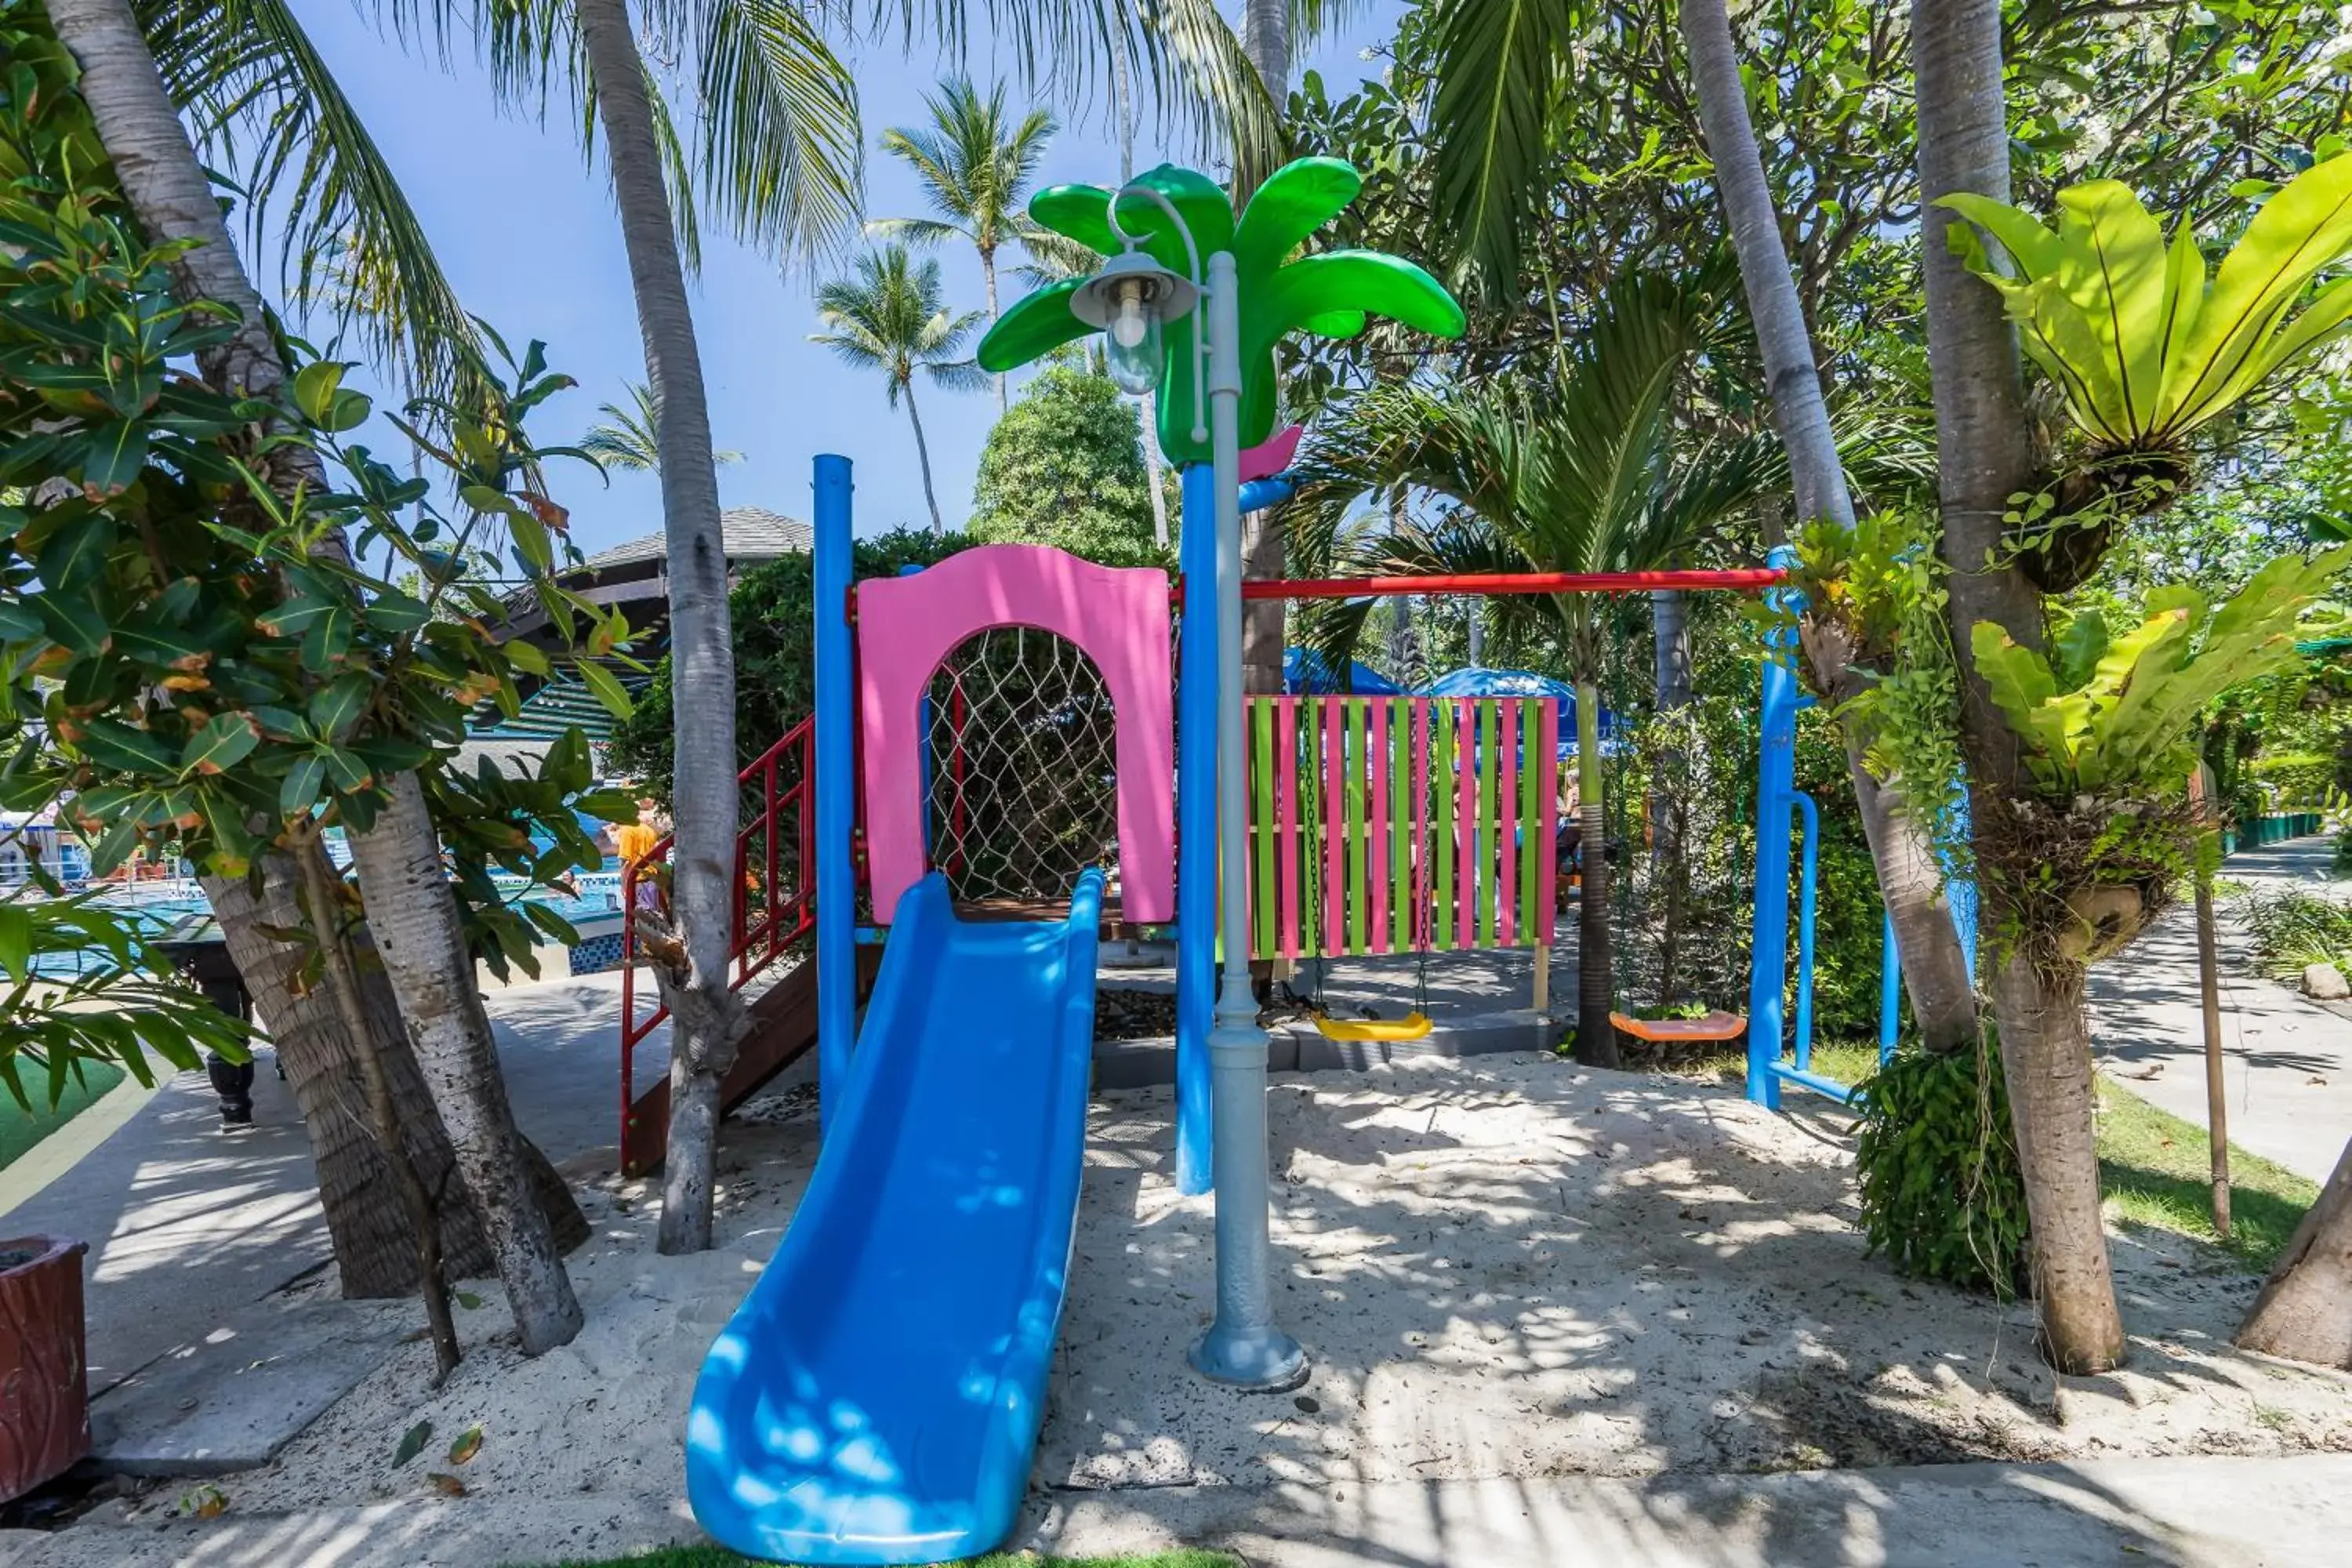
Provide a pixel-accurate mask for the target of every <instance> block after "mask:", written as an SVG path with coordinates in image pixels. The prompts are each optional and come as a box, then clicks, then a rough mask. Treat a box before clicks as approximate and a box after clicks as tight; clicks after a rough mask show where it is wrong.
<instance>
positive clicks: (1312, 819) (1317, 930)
mask: <svg viewBox="0 0 2352 1568" xmlns="http://www.w3.org/2000/svg"><path fill="white" fill-rule="evenodd" d="M1297 742H1298V759H1297V766H1298V951H1299V952H1300V953H1302V954H1304V955H1305V956H1307V957H1309V958H1312V957H1314V956H1315V955H1316V954H1318V953H1319V952H1322V951H1323V851H1322V843H1323V719H1322V715H1321V714H1320V713H1318V712H1317V711H1316V704H1315V700H1314V699H1312V698H1309V699H1308V700H1306V701H1304V702H1301V703H1300V704H1299V705H1298V733H1297Z"/></svg>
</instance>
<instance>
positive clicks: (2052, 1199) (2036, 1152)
mask: <svg viewBox="0 0 2352 1568" xmlns="http://www.w3.org/2000/svg"><path fill="white" fill-rule="evenodd" d="M1911 37H1912V49H1913V54H1914V58H1915V60H1916V67H1917V76H1918V98H1919V186H1920V249H1921V251H1922V260H1923V263H1924V265H1925V268H1926V279H1927V361H1928V368H1929V370H1930V372H1931V374H1932V376H1933V379H1934V385H1935V395H1936V445H1937V489H1938V492H1939V496H1940V500H1941V511H1942V518H1943V556H1944V561H1945V564H1946V566H1947V568H1948V572H1949V581H1948V588H1949V595H1950V596H1949V602H1948V615H1949V616H1950V618H1951V626H1952V641H1953V643H1954V645H1955V646H1956V647H1958V650H1959V657H1960V663H1961V668H1962V671H1963V675H1964V679H1963V681H1962V697H1961V715H1960V719H1961V722H1960V740H1961V744H1962V748H1963V751H1964V752H1965V754H1966V755H1967V757H1968V761H1969V778H1970V785H1971V787H1972V788H1973V789H1975V790H1977V791H1979V792H1991V793H1993V794H1996V795H1998V794H2001V793H2008V792H2013V791H2017V790H2020V789H2021V788H2022V787H2023V786H2024V784H2025V781H2024V779H2023V778H2022V776H2021V771H2020V767H2019V762H2018V748H2017V741H2016V737H2015V736H2014V735H2013V734H2011V731H2010V730H2009V726H2008V723H2007V721H2005V720H2004V719H2003V718H2002V717H2001V715H2000V712H1999V710H1996V709H1995V708H1994V707H1993V706H1992V703H1991V701H1990V699H1989V698H1988V697H1987V695H1986V692H1985V687H1984V683H1983V681H1982V680H1981V679H1979V676H1978V674H1977V671H1976V662H1975V657H1974V653H1973V651H1972V649H1971V647H1970V644H1969V628H1970V627H1971V626H1974V625H1975V624H1976V623H1977V622H1979V621H1990V622H1992V623H1994V624H1995V625H1998V626H2000V627H2001V628H2002V629H2003V630H2005V631H2006V632H2008V633H2009V635H2010V636H2011V637H2013V638H2014V639H2015V640H2016V641H2017V642H2019V643H2020V644H2022V645H2024V646H2026V647H2035V648H2038V647H2042V644H2043V642H2044V640H2045V638H2044V629H2043V626H2042V613H2041V603H2040V601H2039V599H2038V598H2037V597H2036V595H2034V593H2033V591H2032V587H2031V585H2030V584H2027V583H2026V581H2025V580H2024V578H2023V576H2022V575H2021V574H2020V573H2018V572H2017V571H2016V569H2015V568H2014V567H2011V566H2007V565H2003V564H2000V559H2001V552H2000V545H2001V526H2002V525H2001V517H2002V513H2003V512H2004V511H2006V510H2008V506H2009V497H2010V496H2011V495H2012V494H2014V493H2015V492H2017V491H2019V490H2023V489H2032V488H2033V484H2034V480H2035V474H2034V462H2033V452H2032V442H2031V437H2030V430H2029V426H2028V425H2027V423H2026V414H2025V394H2024V385H2023V381H2022V378H2021V374H2020V368H2019V363H2018V353H2017V343H2016V340H2015V338H2014V337H2013V336H2012V335H2011V331H2010V327H2009V323H2008V321H2006V320H2005V319H2004V317H2003V314H2002V308H2001V301H2000V295H1999V294H1998V293H1997V292H1996V291H1994V290H1993V289H1990V288H1987V287H1986V286H1985V284H1984V283H1983V282H1982V280H1980V279H1977V278H1974V277H1972V276H1970V275H1969V272H1968V271H1967V269H1966V268H1963V267H1962V266H1961V265H1960V261H1959V258H1958V257H1956V256H1954V255H1953V254H1952V252H1951V248H1950V247H1949V246H1948V244H1947V243H1946V237H1945V230H1946V227H1947V226H1948V224H1949V223H1950V222H1953V221H1956V220H1955V219H1953V217H1952V215H1950V214H1949V213H1948V212H1946V211H1945V210H1943V209H1942V208H1939V207H1937V206H1936V205H1934V204H1935V203H1936V201H1937V199H1938V198H1940V197H1942V196H1945V195H1950V194H1952V193H1953V192H1956V191H1972V192H1975V193H1977V194H1979V195H1986V196H1990V197H1991V198H1993V199H1994V200H1996V201H2007V200H2008V199H2009V139H2008V126H2007V121H2006V118H2005V111H2004V105H2003V102H2002V97H2001V61H2000V0H1915V3H1914V5H1913V6H1912V11H1911ZM2000 815H2001V814H2000V813H1998V812H1993V811H1988V810H1985V809H1984V806H1983V803H1982V801H1979V803H1978V806H1977V809H1976V810H1975V812H1974V814H1973V817H1974V822H1975V825H1976V826H1975V831H1976V835H1977V847H1978V865H1979V868H1980V876H1981V877H1982V887H1983V893H1984V897H1985V900H1986V904H1987V910H1988V912H1989V913H1990V914H1991V915H1992V916H1993V918H1994V924H1995V927H1996V929H1997V928H1998V924H1999V920H2000V912H2001V909H2000V906H2001V902H2002V898H2001V887H2000V875H1999V868H2000V863H2001V861H2000V853H1999V851H2000V844H1999V843H1998V842H1997V841H1996V840H1997V836H1998V834H1999V832H2000V826H1999V825H2000ZM1993 973H1994V980H1993V984H1992V999H1993V1016H1994V1017H1995V1019H1996V1021H1997V1022H1998V1023H1999V1025H2000V1054H2001V1066H2002V1070H2003V1072H2004V1073H2005V1074H2006V1076H2007V1078H2008V1079H2009V1099H2010V1106H2011V1120H2012V1121H2014V1123H2015V1125H2016V1128H2017V1143H2018V1158H2019V1163H2020V1165H2021V1169H2022V1172H2023V1175H2024V1180H2025V1196H2026V1208H2027V1212H2028V1214H2029V1215H2030V1216H2031V1218H2032V1229H2033V1268H2034V1279H2035V1289H2036V1290H2037V1292H2038V1293H2039V1295H2040V1297H2041V1302H2042V1340H2043V1349H2044V1352H2045V1353H2047V1354H2048V1355H2049V1357H2050V1359H2051V1361H2052V1362H2053V1364H2055V1365H2056V1366H2058V1367H2059V1368H2061V1369H2062V1370H2064V1371H2068V1372H2074V1373H2084V1372H2096V1371H2101V1370H2104V1369H2105V1368H2107V1367H2111V1366H2114V1365H2115V1364H2116V1363H2117V1362H2119V1361H2120V1360H2121V1359H2122V1356H2123V1351H2124V1329H2123V1320H2122V1318H2121V1316H2120V1315H2119V1314H2118V1313H2117V1311H2116V1296H2115V1282H2114V1279H2113V1277H2112V1276H2111V1274H2110V1272H2109V1270H2108V1266H2107V1248H2106V1233H2105V1229H2104V1228H2103V1227H2102V1226H2101V1224H2100V1219H2099V1167H2098V1160H2097V1156H2096V1152H2095V1137H2094V1124H2093V1102H2092V1096H2091V1061H2090V1047H2089V1040H2088V1037H2087V1035H2086V1033H2085V1030H2084V1021H2083V1011H2082V1009H2083V997H2082V986H2081V983H2080V978H2079V976H2074V975H2070V974H2068V973H2063V972H2059V971H2049V970H2042V969H2038V968H2036V967H2035V965H2034V964H2033V963H2032V962H2031V961H2030V960H2029V959H2028V958H2026V957H2024V956H2022V955H2016V954H2012V955H2009V956H2006V957H2001V958H1998V959H1996V961H1995V968H1994V971H1993Z"/></svg>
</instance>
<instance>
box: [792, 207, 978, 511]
mask: <svg viewBox="0 0 2352 1568" xmlns="http://www.w3.org/2000/svg"><path fill="white" fill-rule="evenodd" d="M816 306H817V317H818V319H819V320H820V321H823V322H824V325H825V328H826V330H825V331H822V332H811V333H810V334H809V342H813V343H823V344H824V346H825V347H827V348H829V349H831V350H832V351H833V352H834V353H837V354H839V355H840V356H841V357H842V358H843V359H844V360H846V361H847V362H848V363H851V364H854V365H856V366H857V367H858V368H859V369H861V370H878V371H880V372H881V373H882V375H883V380H884V383H885V385H886V389H887V393H888V395H889V399H890V406H891V407H893V408H896V407H898V399H899V398H900V397H901V396H903V397H905V398H906V400H907V418H908V422H909V423H911V424H912V425H913V426H914V427H915V455H916V457H917V458H919V459H920V460H921V462H922V465H923V499H924V500H926V501H928V502H929V504H930V509H931V531H932V532H933V533H945V532H946V531H947V526H948V525H947V522H946V520H945V519H943V518H941V517H940V498H939V496H938V494H937V493H936V492H935V491H934V490H933V489H931V449H930V447H929V444H928V443H927V442H925V440H924V439H923V416H922V415H921V414H919V413H918V412H917V411H916V408H915V373H916V372H917V371H920V372H922V373H923V374H925V375H926V376H928V377H929V378H930V380H931V382H932V383H933V384H936V385H940V386H944V387H947V388H949V389H950V391H958V392H965V391H971V390H974V389H976V388H978V387H979V386H980V385H982V384H983V383H984V382H985V381H986V379H987V377H986V374H985V373H984V372H983V371H982V370H981V368H980V367H979V366H978V365H976V364H974V363H972V362H971V358H970V357H968V356H966V355H964V354H963V353H962V350H963V345H964V342H965V340H966V339H968V338H969V337H971V333H972V330H973V329H974V328H976V327H978V326H979V325H980V322H981V313H980V312H979V311H978V310H967V311H965V312H964V313H963V314H962V315H961V316H959V315H956V314H954V313H953V312H951V311H950V310H948V308H947V307H946V306H945V305H944V304H942V303H941V302H940V264H939V263H938V262H936V261H932V260H929V259H928V258H926V259H924V260H921V261H917V260H916V259H915V258H913V257H912V256H910V255H908V251H907V247H905V246H903V245H886V246H884V247H882V248H881V249H880V250H877V251H869V252H867V253H866V255H864V256H861V257H859V258H857V276H856V278H836V279H834V280H833V281H832V282H830V283H827V284H826V285H825V286H824V288H822V289H818V290H817V296H816Z"/></svg>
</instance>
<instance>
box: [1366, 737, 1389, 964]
mask: <svg viewBox="0 0 2352 1568" xmlns="http://www.w3.org/2000/svg"><path fill="white" fill-rule="evenodd" d="M1369 706H1370V708H1371V710H1372V714H1371V718H1372V722H1371V730H1370V735H1369V736H1368V737H1367V739H1366V742H1365V748H1364V761H1365V763H1366V764H1367V766H1368V768H1369V771H1370V773H1371V775H1372V811H1371V819H1370V821H1369V822H1367V823H1366V824H1365V825H1364V826H1365V830H1366V831H1367V832H1368V833H1370V835H1371V840H1372V842H1371V850H1372V855H1371V861H1370V864H1369V865H1368V866H1366V867H1365V868H1364V874H1365V875H1366V876H1367V877H1370V879H1371V883H1372V886H1371V895H1372V932H1371V935H1372V951H1373V952H1395V951H1396V949H1395V947H1394V946H1393V945H1392V944H1391V942H1389V705H1388V701H1387V700H1386V699H1385V698H1380V697H1375V698H1373V699H1372V700H1371V702H1370V704H1369Z"/></svg>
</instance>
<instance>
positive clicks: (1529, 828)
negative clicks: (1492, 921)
mask: <svg viewBox="0 0 2352 1568" xmlns="http://www.w3.org/2000/svg"><path fill="white" fill-rule="evenodd" d="M1541 720H1542V714H1541V713H1540V712H1539V711H1538V709H1537V703H1536V700H1535V699H1532V698H1525V699H1522V700H1520V702H1519V924H1520V925H1521V926H1522V927H1523V928H1525V929H1523V930H1522V931H1520V933H1519V940H1520V941H1521V942H1524V943H1525V944H1526V945H1527V946H1528V947H1539V946H1541V945H1542V943H1543V933H1544V932H1545V931H1548V930H1549V928H1550V923H1551V911H1550V910H1539V909H1538V908H1536V890H1537V889H1538V887H1540V886H1541V884H1540V883H1539V882H1538V879H1537V877H1536V870H1537V868H1538V866H1539V865H1540V864H1541V863H1542V860H1543V816H1542V814H1543V813H1544V812H1545V811H1546V810H1548V809H1549V802H1547V801H1546V800H1545V799H1544V797H1543V791H1542V790H1541V789H1540V788H1539V787H1538V786H1539V785H1540V784H1542V783H1543V773H1544V758H1543V755H1542V751H1543V724H1542V722H1541Z"/></svg>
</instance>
